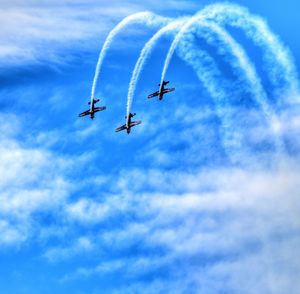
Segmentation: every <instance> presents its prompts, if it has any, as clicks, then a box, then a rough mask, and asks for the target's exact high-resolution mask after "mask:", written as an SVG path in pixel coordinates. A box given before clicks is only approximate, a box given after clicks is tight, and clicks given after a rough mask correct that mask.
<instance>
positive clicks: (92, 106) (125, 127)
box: [79, 81, 175, 134]
mask: <svg viewBox="0 0 300 294" xmlns="http://www.w3.org/2000/svg"><path fill="white" fill-rule="evenodd" d="M168 84H169V81H167V82H165V81H163V83H162V84H159V85H158V86H159V90H158V91H156V92H154V93H152V94H150V95H149V96H148V99H150V98H153V97H158V98H159V100H162V99H163V97H164V94H166V93H169V92H172V91H174V90H175V88H165V86H166V85H168ZM99 101H100V100H99V99H93V101H92V103H91V102H89V103H88V104H89V105H90V109H89V110H86V111H84V112H82V113H80V114H79V117H83V116H86V115H89V116H90V118H91V119H94V117H95V113H96V112H98V111H103V110H105V109H106V106H101V107H96V106H95V104H96V103H97V102H99ZM135 115H136V113H129V115H128V116H126V117H125V120H126V122H125V124H124V125H122V126H121V127H119V128H117V129H116V132H120V131H123V130H126V131H127V134H130V131H131V128H132V127H134V126H137V125H139V124H141V123H142V121H141V120H137V121H132V118H133V117H134V116H135Z"/></svg>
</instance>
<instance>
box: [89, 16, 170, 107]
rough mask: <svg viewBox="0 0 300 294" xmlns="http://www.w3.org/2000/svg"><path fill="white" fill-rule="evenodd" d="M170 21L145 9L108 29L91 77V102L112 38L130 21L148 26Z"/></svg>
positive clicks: (160, 24) (156, 25) (164, 23)
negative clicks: (108, 31) (92, 77)
mask: <svg viewBox="0 0 300 294" xmlns="http://www.w3.org/2000/svg"><path fill="white" fill-rule="evenodd" d="M170 21H171V19H170V18H166V17H161V16H158V15H156V14H154V13H152V12H148V11H145V12H139V13H135V14H132V15H130V16H127V17H125V18H124V19H123V20H122V21H121V22H120V23H119V24H118V25H117V26H115V27H114V29H112V30H111V31H110V33H109V35H108V36H107V38H106V40H105V42H104V44H103V46H102V49H101V52H100V54H99V58H98V62H97V66H96V70H95V75H94V79H93V85H92V90H91V102H92V101H93V99H94V96H95V90H96V86H97V81H98V79H99V76H100V72H101V67H102V63H103V60H104V58H105V56H106V53H107V50H108V49H109V48H110V45H111V43H112V42H113V40H114V38H115V37H116V36H117V35H118V34H119V33H120V32H121V31H122V30H123V29H124V28H125V27H126V26H128V25H129V24H131V23H142V24H145V25H147V26H149V27H160V26H163V25H166V24H167V23H168V22H170Z"/></svg>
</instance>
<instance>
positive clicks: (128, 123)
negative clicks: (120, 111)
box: [116, 113, 142, 135]
mask: <svg viewBox="0 0 300 294" xmlns="http://www.w3.org/2000/svg"><path fill="white" fill-rule="evenodd" d="M135 115H136V113H129V116H128V117H127V116H125V119H126V123H125V125H123V126H121V127H119V128H117V129H116V132H120V131H123V130H126V131H127V134H128V135H129V134H130V131H131V128H132V127H134V126H137V125H139V124H141V123H142V121H141V120H137V121H131V119H132V118H133V117H134V116H135Z"/></svg>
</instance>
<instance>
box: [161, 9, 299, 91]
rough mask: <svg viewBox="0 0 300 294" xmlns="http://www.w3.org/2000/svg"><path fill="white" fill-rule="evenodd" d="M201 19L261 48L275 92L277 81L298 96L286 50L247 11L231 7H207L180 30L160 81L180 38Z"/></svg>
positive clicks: (255, 17)
mask: <svg viewBox="0 0 300 294" xmlns="http://www.w3.org/2000/svg"><path fill="white" fill-rule="evenodd" d="M201 19H202V20H203V19H206V20H212V21H214V22H217V23H219V24H223V25H224V24H225V25H226V24H227V25H231V26H233V27H238V28H240V29H242V30H243V31H244V32H245V33H246V35H247V36H248V38H250V39H251V40H252V41H253V42H254V44H255V45H257V46H260V47H262V48H263V54H264V61H265V63H266V64H267V68H268V74H269V75H270V80H271V82H272V84H273V85H274V86H275V88H279V85H280V82H279V80H284V83H285V84H286V87H285V91H286V92H290V93H295V92H297V90H298V89H299V84H298V75H297V71H296V68H295V66H294V62H293V59H292V57H291V54H290V52H289V50H288V49H287V48H285V46H284V45H283V44H282V43H281V41H280V40H279V38H278V37H277V36H275V35H274V34H273V33H272V32H271V30H270V29H269V28H268V25H267V24H266V23H265V21H264V20H263V19H262V18H261V17H259V16H254V15H251V14H250V13H249V11H248V10H247V9H245V8H243V7H240V6H238V5H232V4H212V5H209V6H207V7H206V8H204V9H203V10H201V11H200V12H199V13H197V14H196V15H195V16H194V17H192V18H191V20H190V23H187V24H186V26H185V27H183V28H182V30H181V31H180V32H179V33H178V35H177V37H176V38H175V40H174V42H173V44H172V45H171V47H170V49H169V53H168V55H167V58H166V61H165V66H164V69H163V72H162V77H161V81H163V80H164V78H165V75H166V72H167V70H168V67H169V64H170V61H171V59H172V56H173V54H174V51H175V49H176V47H177V45H178V43H179V42H180V40H181V38H182V36H183V35H184V34H185V33H186V32H187V31H188V29H189V27H191V26H192V25H193V23H196V22H197V21H199V20H201ZM279 77H280V78H279Z"/></svg>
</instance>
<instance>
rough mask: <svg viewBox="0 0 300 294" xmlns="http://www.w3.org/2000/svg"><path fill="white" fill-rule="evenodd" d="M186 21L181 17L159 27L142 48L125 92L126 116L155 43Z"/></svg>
mask: <svg viewBox="0 0 300 294" xmlns="http://www.w3.org/2000/svg"><path fill="white" fill-rule="evenodd" d="M186 21H187V20H186V19H181V20H178V21H174V22H171V23H169V24H168V25H166V26H164V27H163V28H161V29H160V30H159V31H158V32H156V33H155V34H154V35H153V37H152V38H151V39H150V40H149V41H148V42H147V43H146V44H145V46H144V48H143V49H142V51H141V53H140V56H139V58H138V60H137V62H136V64H135V67H134V70H133V72H132V76H131V79H130V83H129V88H128V94H127V110H126V113H127V116H128V115H129V113H130V109H131V104H132V101H133V97H134V92H135V89H136V84H137V83H138V81H139V77H140V74H141V72H142V70H143V68H144V66H145V64H146V62H147V60H148V58H149V56H150V55H151V53H152V51H153V49H154V47H155V45H156V44H157V42H158V41H159V39H160V38H161V37H163V36H164V35H166V34H167V33H170V32H172V31H175V30H178V29H179V27H180V25H182V24H183V23H184V22H186Z"/></svg>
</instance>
